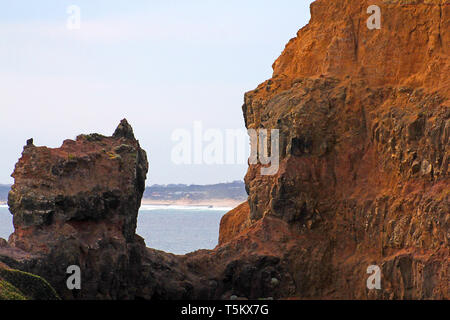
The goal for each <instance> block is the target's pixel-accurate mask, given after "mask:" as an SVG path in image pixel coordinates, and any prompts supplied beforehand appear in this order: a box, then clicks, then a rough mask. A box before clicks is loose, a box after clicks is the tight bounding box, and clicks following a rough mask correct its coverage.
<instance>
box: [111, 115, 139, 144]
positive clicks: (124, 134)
mask: <svg viewBox="0 0 450 320" xmlns="http://www.w3.org/2000/svg"><path fill="white" fill-rule="evenodd" d="M113 137H114V138H126V139H132V140H136V138H135V137H134V133H133V128H132V127H131V125H130V124H129V123H128V121H127V119H123V120H122V121H120V124H119V125H118V126H117V129H116V131H114V134H113Z"/></svg>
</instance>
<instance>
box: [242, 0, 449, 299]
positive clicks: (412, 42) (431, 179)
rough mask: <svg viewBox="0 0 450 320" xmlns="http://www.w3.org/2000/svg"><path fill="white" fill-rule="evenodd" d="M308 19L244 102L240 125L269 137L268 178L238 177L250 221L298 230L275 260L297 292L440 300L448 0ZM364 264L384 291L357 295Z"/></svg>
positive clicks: (445, 218)
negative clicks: (269, 132) (276, 141)
mask: <svg viewBox="0 0 450 320" xmlns="http://www.w3.org/2000/svg"><path fill="white" fill-rule="evenodd" d="M372 4H377V5H378V6H379V7H380V9H381V21H382V23H381V28H380V29H372V30H371V29H369V28H368V27H367V23H366V21H367V19H368V17H369V16H370V15H369V14H367V8H368V7H369V5H372ZM311 13H312V18H311V22H310V23H309V24H308V25H307V26H306V27H305V28H303V29H302V30H300V31H299V33H298V34H297V37H296V38H294V39H292V40H291V41H290V42H289V43H288V45H287V46H286V49H285V50H284V52H283V54H282V55H281V56H280V58H278V60H277V61H276V62H275V63H274V65H273V68H274V75H273V77H272V79H270V80H268V81H266V82H264V83H263V84H261V85H260V86H259V87H258V88H257V89H256V90H254V91H252V92H249V93H247V94H246V96H245V104H244V107H243V110H244V117H245V120H246V124H247V126H248V128H253V129H259V128H268V129H270V128H273V129H279V130H280V156H281V161H280V170H279V172H278V173H277V174H276V175H275V176H261V175H260V174H259V173H260V170H259V169H260V166H259V165H251V166H250V168H249V171H248V173H247V176H246V184H247V189H248V190H249V205H250V212H249V213H250V218H251V219H252V221H259V220H264V219H266V218H269V217H270V219H273V218H276V219H280V220H282V221H284V222H286V223H288V224H289V228H290V229H291V230H292V231H293V232H295V234H296V236H297V237H298V241H297V243H296V245H295V247H294V248H293V249H292V250H291V251H288V250H284V251H283V252H284V254H283V258H282V260H285V261H286V263H287V265H288V266H289V267H288V269H289V274H290V275H291V276H292V281H293V283H294V284H295V288H296V289H295V294H296V295H298V296H299V297H302V298H305V297H308V298H310V297H313V298H323V297H333V298H383V299H388V298H406V299H411V298H413V299H422V298H448V297H449V286H448V284H449V263H448V262H449V237H450V233H449V220H450V219H449V218H450V215H449V212H450V210H449V192H450V187H449V185H450V184H449V177H448V170H449V161H450V153H449V148H448V146H449V138H450V108H449V101H448V98H449V95H450V90H449V88H450V79H449V77H448V74H449V72H450V69H449V53H450V51H449V40H450V25H449V23H450V19H449V18H450V5H449V2H448V1H359V0H358V1H353V0H340V1H325V0H318V1H316V2H314V3H313V4H312V5H311ZM369 265H378V266H380V268H381V269H382V288H383V289H382V290H372V291H369V290H367V288H366V283H365V279H367V274H366V269H367V267H368V266H369Z"/></svg>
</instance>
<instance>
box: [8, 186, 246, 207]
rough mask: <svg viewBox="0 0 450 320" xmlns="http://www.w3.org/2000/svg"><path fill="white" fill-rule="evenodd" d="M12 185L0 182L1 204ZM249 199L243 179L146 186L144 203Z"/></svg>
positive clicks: (221, 203) (220, 203)
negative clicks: (223, 181)
mask: <svg viewBox="0 0 450 320" xmlns="http://www.w3.org/2000/svg"><path fill="white" fill-rule="evenodd" d="M10 189H11V185H1V184H0V205H2V206H4V205H7V199H8V192H9V190H10ZM246 200H247V193H246V191H245V185H244V182H243V181H234V182H229V183H219V184H214V185H185V184H171V185H152V186H149V187H147V188H146V190H145V193H144V197H143V199H142V203H141V204H142V205H156V206H158V205H160V206H205V207H215V208H217V207H222V208H224V207H225V208H235V207H237V206H239V205H240V204H241V203H243V202H245V201H246Z"/></svg>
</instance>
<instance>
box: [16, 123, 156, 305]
mask: <svg viewBox="0 0 450 320" xmlns="http://www.w3.org/2000/svg"><path fill="white" fill-rule="evenodd" d="M147 171H148V162H147V156H146V153H145V151H144V150H142V149H141V148H140V146H139V142H138V141H137V140H136V139H135V138H134V135H133V130H132V129H131V127H130V126H129V125H128V123H127V122H126V120H123V121H122V122H121V124H120V125H119V127H118V128H117V130H116V133H115V134H114V136H113V137H104V136H101V135H98V134H92V135H81V136H79V137H77V139H76V141H72V140H66V141H64V143H63V145H62V146H61V147H60V148H58V149H49V148H46V147H35V146H33V145H30V144H29V145H27V146H26V147H25V148H24V151H23V154H22V158H21V159H20V160H19V162H18V163H17V165H16V168H15V170H14V173H13V177H14V179H15V183H14V185H13V186H12V188H11V192H10V194H9V199H8V204H9V206H10V210H11V212H12V214H13V216H14V218H13V222H14V227H15V232H14V233H13V234H12V235H11V237H10V240H9V242H10V244H11V246H13V247H15V248H20V249H22V250H24V251H25V252H29V253H31V254H33V255H34V258H33V259H28V260H26V261H22V262H21V263H20V264H18V266H21V267H22V268H21V269H26V270H29V271H33V272H35V273H37V274H39V275H42V276H43V277H44V278H46V279H49V280H50V281H51V283H52V284H53V285H54V286H55V288H56V289H57V290H58V292H59V293H61V295H62V296H63V297H64V298H71V297H73V295H72V294H73V292H70V291H68V290H67V288H66V283H65V279H66V277H67V275H66V270H67V267H68V266H70V265H78V266H80V267H81V270H82V280H83V281H82V283H83V290H81V291H80V292H79V293H76V292H75V293H74V294H75V295H78V296H77V297H78V298H118V299H120V298H134V297H135V295H136V286H134V285H133V284H132V281H133V279H139V278H140V275H141V269H140V268H141V267H142V265H141V261H140V260H141V257H142V255H143V253H144V252H145V245H144V242H143V240H142V239H141V238H140V237H138V236H137V235H136V234H135V231H136V221H137V214H138V210H139V207H140V202H141V198H142V194H143V192H144V187H145V178H146V174H147ZM35 257H38V258H35Z"/></svg>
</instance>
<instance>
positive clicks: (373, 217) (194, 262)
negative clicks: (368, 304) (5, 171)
mask: <svg viewBox="0 0 450 320" xmlns="http://www.w3.org/2000/svg"><path fill="white" fill-rule="evenodd" d="M372 4H377V5H378V6H379V7H380V8H381V14H382V16H381V17H382V25H381V29H374V30H369V29H368V28H367V26H366V21H367V18H368V17H369V15H368V14H367V8H368V7H369V5H372ZM311 13H312V18H311V22H310V23H309V24H308V25H307V26H306V27H305V28H303V29H302V30H300V31H299V33H298V35H297V37H296V38H294V39H292V40H291V41H290V42H289V43H288V45H287V46H286V49H285V50H284V52H283V54H282V55H281V56H280V58H279V59H278V60H277V61H276V62H275V64H274V66H273V67H274V75H273V77H272V79H270V80H268V81H266V82H264V83H263V84H261V85H260V86H259V87H258V88H257V89H255V90H254V91H251V92H249V93H247V94H246V95H245V104H244V106H243V112H244V117H245V122H246V126H247V127H248V128H250V129H261V128H265V129H279V130H280V147H279V150H280V168H279V171H278V172H277V173H276V174H275V175H273V176H263V175H261V171H260V169H261V165H250V167H249V170H248V173H247V175H246V178H245V181H246V186H247V190H248V193H249V199H248V203H246V204H243V205H241V206H240V207H238V208H236V209H234V210H233V211H231V212H230V213H229V214H227V215H226V216H225V217H224V218H223V220H222V223H221V231H220V240H219V241H220V243H219V246H218V247H217V248H216V249H215V250H211V251H208V250H202V251H198V252H195V253H191V254H188V255H185V256H174V255H171V254H166V253H163V252H159V251H156V250H152V249H148V248H145V246H144V242H143V240H142V239H141V238H140V237H139V236H137V235H136V234H135V229H136V217H137V211H138V208H139V204H140V200H141V197H142V192H143V186H144V181H145V175H146V172H147V160H146V156H145V152H144V151H143V150H142V149H141V148H140V147H139V143H138V142H137V141H136V140H135V138H134V135H133V133H132V129H131V127H129V125H128V124H127V123H126V122H125V121H124V122H122V124H121V125H120V126H119V128H118V129H117V130H116V132H115V134H114V135H113V136H112V137H103V136H100V135H89V136H80V137H78V138H77V140H76V141H66V142H64V144H63V146H62V147H61V148H59V149H48V148H44V147H35V146H34V145H33V141H29V142H28V144H27V146H26V147H25V149H24V152H23V156H22V158H21V159H20V160H19V163H18V164H17V166H16V169H15V172H14V178H15V184H14V186H13V189H12V191H11V194H10V199H9V205H10V208H11V211H12V213H13V214H14V226H15V230H16V231H15V233H14V234H13V235H12V236H11V238H10V241H9V244H7V245H5V246H3V248H0V261H3V262H5V263H7V264H8V265H9V266H10V267H13V268H16V269H20V270H26V271H30V272H33V273H35V274H38V275H40V276H43V277H44V278H46V279H48V280H49V282H50V283H51V284H52V285H53V286H54V287H55V288H56V290H57V292H58V293H59V294H60V295H61V296H62V297H63V298H100V299H108V298H109V299H135V298H145V299H182V298H189V299H226V298H229V297H230V296H231V295H236V296H239V297H245V298H253V299H256V298H268V297H273V298H306V299H310V298H318V299H324V298H331V299H448V298H449V297H450V293H449V282H450V281H449V280H450V279H449V276H450V275H449V271H450V269H449V268H450V267H449V240H450V232H449V230H450V225H449V224H450V214H449V212H450V210H449V209H450V208H449V207H450V202H449V196H450V195H449V193H450V188H449V186H450V181H449V176H448V174H449V161H450V154H449V148H448V146H449V144H450V143H449V142H450V141H449V139H450V108H449V95H450V80H449V78H448V74H450V68H449V61H450V60H449V46H448V43H449V40H450V34H449V33H450V25H449V23H450V19H449V17H450V6H449V3H448V1H442V0H441V1H439V0H435V1H432V0H428V1H425V0H415V1H370V2H368V1H360V0H335V1H326V0H317V1H315V2H314V3H313V4H312V5H311ZM71 264H76V265H79V266H80V267H81V268H82V271H83V283H84V284H85V285H84V287H83V289H82V290H81V291H80V292H79V293H77V295H74V293H72V292H70V291H68V290H67V288H66V287H65V277H66V274H65V272H66V268H67V266H68V265H71ZM370 265H377V266H379V267H380V268H381V271H382V276H381V279H382V282H381V287H382V288H381V290H369V289H368V288H367V286H366V280H367V278H368V277H369V275H368V274H367V268H368V266H370Z"/></svg>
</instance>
